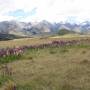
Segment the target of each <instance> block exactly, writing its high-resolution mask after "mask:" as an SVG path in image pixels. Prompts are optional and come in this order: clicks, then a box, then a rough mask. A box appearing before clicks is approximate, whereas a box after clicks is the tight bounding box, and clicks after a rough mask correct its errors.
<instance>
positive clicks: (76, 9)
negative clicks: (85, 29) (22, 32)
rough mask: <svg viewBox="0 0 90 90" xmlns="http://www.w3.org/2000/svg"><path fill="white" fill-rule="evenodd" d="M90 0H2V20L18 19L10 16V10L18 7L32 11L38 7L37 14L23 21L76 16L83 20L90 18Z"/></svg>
mask: <svg viewBox="0 0 90 90" xmlns="http://www.w3.org/2000/svg"><path fill="white" fill-rule="evenodd" d="M89 4H90V0H0V21H2V20H11V19H16V20H17V17H13V16H8V14H7V13H8V12H9V11H15V10H18V9H22V10H24V12H30V11H31V10H32V9H33V8H37V10H36V14H35V15H33V16H27V17H25V18H22V19H21V20H22V21H41V20H43V19H45V20H48V21H51V22H52V21H56V22H59V21H66V20H68V17H69V18H70V17H75V19H76V20H75V21H78V22H82V21H84V20H89V19H90V5H89Z"/></svg>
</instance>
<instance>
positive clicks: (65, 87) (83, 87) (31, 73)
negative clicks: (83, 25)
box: [0, 38, 90, 90]
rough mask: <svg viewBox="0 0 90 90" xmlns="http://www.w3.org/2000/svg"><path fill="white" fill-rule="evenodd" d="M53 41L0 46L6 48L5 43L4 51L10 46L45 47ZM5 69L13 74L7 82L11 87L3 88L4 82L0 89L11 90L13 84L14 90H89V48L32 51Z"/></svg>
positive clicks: (43, 40) (32, 40)
mask: <svg viewBox="0 0 90 90" xmlns="http://www.w3.org/2000/svg"><path fill="white" fill-rule="evenodd" d="M54 39H55V40H56V38H54ZM54 39H52V38H49V39H48V38H46V39H39V38H37V39H25V40H14V41H8V42H7V41H5V42H3V43H5V45H6V42H7V45H6V46H4V47H7V46H9V45H10V44H12V45H11V46H12V47H13V46H14V45H24V44H28V45H29V44H40V43H44V42H45V43H46V42H50V41H51V40H54ZM57 39H60V38H57ZM64 39H65V38H64ZM78 39H79V38H78ZM65 40H67V39H65ZM0 46H1V44H0ZM1 47H2V46H1ZM7 65H8V67H10V68H11V69H12V72H13V74H12V75H11V76H10V77H11V78H10V77H9V78H10V79H9V78H8V79H9V80H11V84H7V85H6V83H7V78H6V79H5V80H6V83H5V81H4V82H3V84H2V87H1V88H3V87H4V86H7V87H6V88H9V87H11V88H12V86H13V85H14V84H15V86H16V88H17V89H16V90H90V47H89V46H88V47H87V46H83V47H82V46H77V47H73V46H72V47H59V48H57V47H56V48H44V49H32V50H28V51H26V52H25V53H24V55H23V56H22V58H21V60H17V61H14V62H11V63H8V64H7ZM0 77H1V69H0ZM2 81H3V80H2ZM9 85H10V86H9ZM1 88H0V90H1ZM12 90H13V89H12Z"/></svg>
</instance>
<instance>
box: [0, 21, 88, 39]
mask: <svg viewBox="0 0 90 90" xmlns="http://www.w3.org/2000/svg"><path fill="white" fill-rule="evenodd" d="M62 29H64V30H69V32H70V31H71V32H72V31H74V32H75V33H78V34H90V22H89V21H85V22H83V23H79V24H76V23H74V24H71V23H69V22H66V23H62V22H59V23H50V22H48V21H46V20H43V21H41V22H28V23H26V22H18V21H3V22H0V38H1V37H2V35H11V36H12V35H15V36H22V37H34V36H43V35H54V34H57V33H58V32H60V30H62Z"/></svg>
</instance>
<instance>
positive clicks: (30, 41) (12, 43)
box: [0, 36, 90, 48]
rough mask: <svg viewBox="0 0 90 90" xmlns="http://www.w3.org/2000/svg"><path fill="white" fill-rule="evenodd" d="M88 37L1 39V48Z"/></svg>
mask: <svg viewBox="0 0 90 90" xmlns="http://www.w3.org/2000/svg"><path fill="white" fill-rule="evenodd" d="M83 38H84V39H86V38H89V39H90V37H79V36H78V37H72V38H70V36H68V37H66V36H63V37H60V36H59V37H47V38H24V39H15V40H10V41H0V48H6V47H15V46H24V45H37V44H42V43H48V42H51V41H53V40H71V39H72V40H73V39H83Z"/></svg>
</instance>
